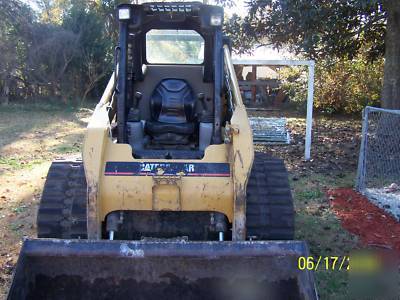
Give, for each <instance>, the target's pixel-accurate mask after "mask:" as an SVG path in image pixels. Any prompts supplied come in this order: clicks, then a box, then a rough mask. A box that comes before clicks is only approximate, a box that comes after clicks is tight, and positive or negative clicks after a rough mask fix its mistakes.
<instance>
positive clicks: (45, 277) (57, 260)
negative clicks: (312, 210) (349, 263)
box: [8, 239, 317, 300]
mask: <svg viewBox="0 0 400 300" xmlns="http://www.w3.org/2000/svg"><path fill="white" fill-rule="evenodd" d="M305 255H308V249H307V246H306V244H305V243H304V242H299V241H246V242H184V241H182V242H176V241H175V242H156V241H145V242H143V241H105V240H101V241H91V240H56V239H32V240H26V241H25V242H24V244H23V247H22V250H21V254H20V257H19V260H18V264H17V268H16V270H15V274H14V278H13V282H12V286H11V289H10V291H9V295H8V299H246V300H247V299H280V300H282V299H317V295H316V290H315V283H314V278H313V274H312V273H311V272H308V271H300V270H299V269H298V267H297V266H298V264H297V260H298V257H299V256H305Z"/></svg>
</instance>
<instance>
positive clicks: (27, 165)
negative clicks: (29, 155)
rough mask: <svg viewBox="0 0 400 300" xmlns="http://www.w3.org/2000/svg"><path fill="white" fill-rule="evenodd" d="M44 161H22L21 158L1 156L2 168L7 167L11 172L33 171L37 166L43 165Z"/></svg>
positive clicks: (0, 165)
mask: <svg viewBox="0 0 400 300" xmlns="http://www.w3.org/2000/svg"><path fill="white" fill-rule="evenodd" d="M43 162H44V161H43V160H40V159H35V160H30V161H27V160H22V159H20V158H14V157H2V156H0V167H3V168H4V167H6V168H8V169H10V170H13V171H15V170H23V169H32V168H33V167H34V166H36V165H40V164H41V163H43Z"/></svg>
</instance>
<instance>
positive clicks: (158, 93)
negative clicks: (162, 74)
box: [150, 78, 195, 124]
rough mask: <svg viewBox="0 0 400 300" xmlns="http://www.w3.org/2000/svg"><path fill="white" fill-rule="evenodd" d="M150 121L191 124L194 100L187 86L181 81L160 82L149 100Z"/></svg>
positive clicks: (166, 80) (172, 79) (167, 80)
mask: <svg viewBox="0 0 400 300" xmlns="http://www.w3.org/2000/svg"><path fill="white" fill-rule="evenodd" d="M150 111H151V116H152V119H153V120H155V121H159V122H163V123H174V124H177V123H187V122H192V121H193V119H194V113H195V98H194V96H193V92H192V89H191V87H190V86H189V84H188V83H187V82H186V81H185V80H183V79H175V78H169V79H164V80H161V82H160V83H159V84H158V85H157V87H156V88H155V90H154V92H153V94H152V95H151V98H150Z"/></svg>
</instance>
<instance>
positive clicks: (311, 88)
mask: <svg viewBox="0 0 400 300" xmlns="http://www.w3.org/2000/svg"><path fill="white" fill-rule="evenodd" d="M314 66H315V64H314V61H312V62H311V63H310V64H309V65H308V90H307V119H306V143H305V144H306V145H305V150H304V157H305V159H306V160H310V157H311V133H312V114H313V103H314Z"/></svg>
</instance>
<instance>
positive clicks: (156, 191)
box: [83, 46, 254, 240]
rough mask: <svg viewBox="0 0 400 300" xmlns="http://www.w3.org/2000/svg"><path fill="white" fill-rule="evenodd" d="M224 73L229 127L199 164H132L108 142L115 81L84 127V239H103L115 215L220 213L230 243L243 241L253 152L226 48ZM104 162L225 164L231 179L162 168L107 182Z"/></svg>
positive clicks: (126, 151) (125, 150)
mask: <svg viewBox="0 0 400 300" xmlns="http://www.w3.org/2000/svg"><path fill="white" fill-rule="evenodd" d="M224 59H225V65H226V72H227V74H228V76H229V81H230V84H231V86H232V94H233V99H234V111H233V115H232V118H231V122H230V124H228V125H227V126H225V127H222V131H223V132H222V135H223V137H224V140H225V143H224V144H220V145H210V146H208V147H207V148H206V150H205V155H204V157H203V158H202V159H201V160H190V159H185V160H181V159H164V160H163V159H136V158H134V157H133V156H132V148H131V146H130V145H129V144H117V143H115V142H114V141H113V139H112V137H111V121H112V120H110V117H109V109H110V107H111V106H112V100H113V94H112V91H113V87H114V85H115V82H114V78H115V77H114V76H111V79H110V81H109V83H108V86H107V88H106V90H105V92H104V95H103V97H102V98H101V100H100V102H99V104H98V105H97V106H96V109H95V111H94V113H93V116H92V118H91V120H90V122H89V125H88V127H87V131H86V135H85V141H84V147H83V162H84V167H85V173H86V181H87V184H88V237H89V238H92V239H99V238H100V237H101V222H102V221H104V220H105V217H106V216H107V214H109V213H111V212H113V211H119V210H130V211H163V210H168V211H207V212H221V213H223V214H224V215H225V216H226V217H227V218H228V220H229V221H230V222H231V223H232V224H233V230H232V231H233V232H232V233H233V234H232V238H233V239H234V240H244V239H245V237H246V230H245V227H246V226H245V223H246V215H245V212H246V207H245V206H246V204H245V199H246V185H247V180H248V177H249V175H250V171H251V167H252V163H253V158H254V150H253V140H252V132H251V128H250V124H249V121H248V117H247V113H246V109H245V106H244V105H243V102H242V99H241V95H240V91H239V86H238V83H237V79H236V74H235V72H234V68H233V64H232V61H231V58H230V51H229V48H228V47H227V46H225V47H224ZM107 162H138V163H143V164H152V163H153V164H157V165H162V164H163V163H174V162H184V163H187V164H190V163H199V162H204V163H228V164H229V166H230V172H229V174H230V175H229V177H219V176H210V177H204V176H199V177H187V176H182V175H181V174H179V173H177V174H175V175H174V176H171V175H168V176H165V175H163V171H164V170H163V169H162V166H161V167H159V168H157V170H158V171H157V175H152V176H135V177H131V176H107V174H106V172H105V167H106V164H107Z"/></svg>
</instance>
